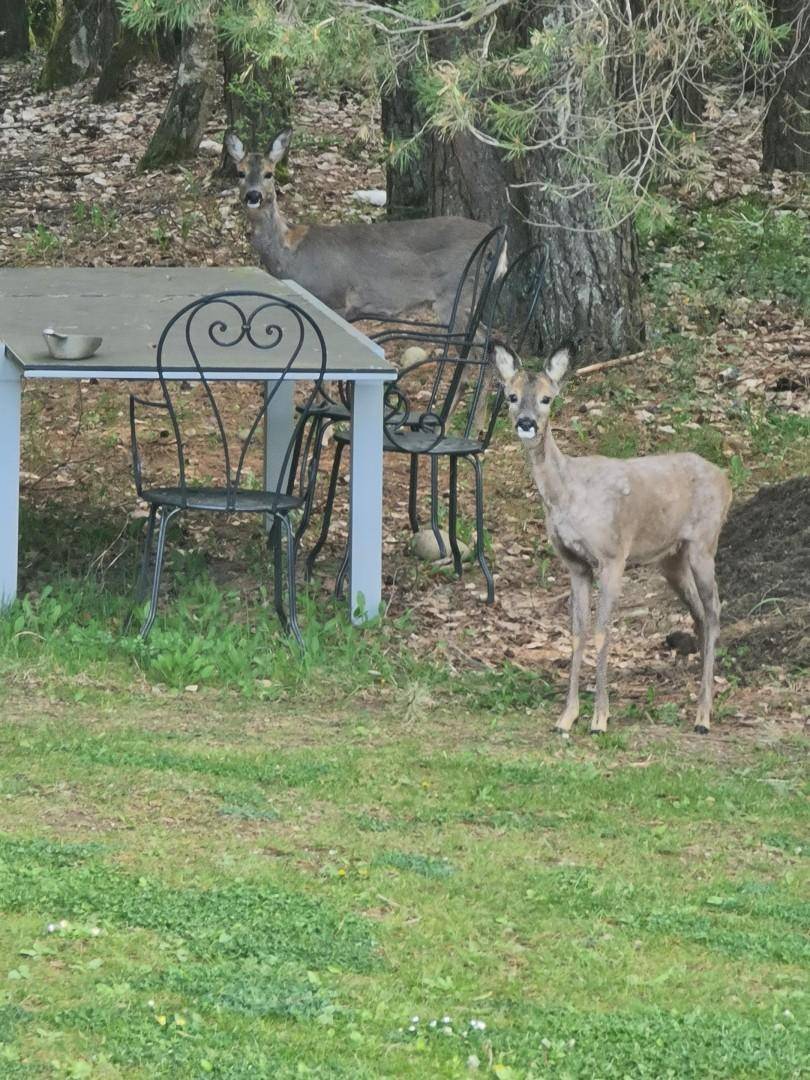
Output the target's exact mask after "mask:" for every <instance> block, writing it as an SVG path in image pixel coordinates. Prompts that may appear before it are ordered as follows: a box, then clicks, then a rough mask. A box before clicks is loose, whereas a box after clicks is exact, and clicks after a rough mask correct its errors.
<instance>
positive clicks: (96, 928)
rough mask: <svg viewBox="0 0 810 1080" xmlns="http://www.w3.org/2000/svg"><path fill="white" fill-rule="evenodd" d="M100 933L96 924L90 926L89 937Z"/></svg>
mask: <svg viewBox="0 0 810 1080" xmlns="http://www.w3.org/2000/svg"><path fill="white" fill-rule="evenodd" d="M100 933H101V931H100V930H99V928H98V927H97V926H94V927H92V928H91V930H90V936H91V937H98V935H99V934H100Z"/></svg>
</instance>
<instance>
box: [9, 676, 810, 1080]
mask: <svg viewBox="0 0 810 1080" xmlns="http://www.w3.org/2000/svg"><path fill="white" fill-rule="evenodd" d="M4 714H5V724H4V726H3V728H2V731H0V911H1V912H2V913H3V917H2V920H1V921H0V994H2V996H1V997H0V1075H2V1076H3V1077H6V1076H9V1077H16V1076H25V1077H62V1076H66V1077H72V1076H77V1077H80V1076H89V1077H96V1076H98V1077H103V1078H106V1077H119V1076H120V1077H127V1078H130V1077H133V1078H135V1077H153V1076H155V1077H172V1078H174V1077H179V1078H183V1077H189V1078H197V1077H203V1076H209V1075H210V1076H215V1077H228V1078H229V1077H240V1078H241V1077H245V1078H247V1077H254V1076H258V1077H265V1076H267V1077H269V1076H273V1077H282V1078H284V1077H298V1076H315V1077H347V1078H348V1077H352V1078H356V1077H360V1078H377V1077H390V1078H400V1077H403V1078H408V1077H413V1078H420V1080H421V1078H423V1077H425V1076H431V1077H448V1078H454V1077H459V1078H461V1077H464V1076H468V1075H470V1068H469V1067H468V1060H469V1059H471V1058H472V1057H475V1058H477V1059H478V1063H479V1069H478V1072H479V1075H485V1076H494V1077H500V1078H501V1080H503V1078H504V1077H506V1078H507V1080H508V1078H510V1077H511V1078H520V1080H529V1078H539V1077H544V1076H560V1077H577V1078H578V1077H582V1078H591V1077H594V1076H599V1077H603V1076H604V1077H617V1078H618V1077H639V1078H640V1077H650V1078H656V1080H657V1078H659V1077H673V1078H678V1080H680V1078H682V1077H694V1078H695V1080H697V1078H701V1080H702V1078H704V1077H717V1078H721V1077H722V1078H726V1077H732V1076H733V1077H772V1078H774V1080H776V1078H779V1080H783V1078H785V1077H800V1076H802V1075H804V1074H805V1073H806V1069H807V1066H808V1063H810V995H808V991H807V986H808V973H809V972H810V939H808V937H807V927H808V925H810V902H808V895H810V894H809V893H808V883H810V864H808V861H807V859H806V857H805V855H806V850H807V837H808V835H810V811H808V801H807V793H808V791H807V781H806V776H807V773H806V763H807V748H806V745H803V744H800V743H796V742H792V741H790V740H787V741H783V742H781V743H779V744H771V745H770V746H769V747H762V748H758V747H757V745H756V744H752V745H750V746H747V747H746V746H743V745H742V744H740V745H738V746H737V747H736V749H735V746H734V743H733V742H729V741H726V742H724V743H723V744H722V745H723V747H724V756H723V759H722V760H720V759H718V756H717V747H716V745H715V746H714V747H712V746H707V744H705V743H701V742H696V741H695V740H694V739H693V738H692V737H690V736H688V735H684V734H683V733H681V732H679V731H677V730H675V731H672V732H671V733H669V734H666V735H659V736H658V737H657V741H655V742H652V743H651V742H650V741H649V739H648V738H646V736H645V731H644V729H643V727H642V726H641V725H637V726H636V727H634V728H631V729H627V730H625V731H623V732H619V733H616V737H615V738H613V739H612V740H608V741H605V742H600V743H596V744H595V743H593V742H592V741H591V740H588V739H585V738H583V739H579V740H573V741H571V742H570V743H566V744H563V743H560V742H558V741H555V740H553V739H552V738H551V737H550V736H549V735H546V734H540V731H541V730H544V729H545V728H547V727H548V725H549V723H550V716H549V715H547V714H546V713H545V710H544V708H542V707H541V709H540V711H539V713H536V714H534V715H532V714H529V713H527V712H526V710H525V709H523V708H519V709H517V710H511V711H510V710H509V709H508V708H504V709H503V711H502V712H501V713H500V714H499V715H497V716H495V717H493V714H492V713H491V712H488V711H484V710H478V709H464V710H463V711H459V709H458V707H455V706H453V705H452V703H451V702H447V703H445V704H444V705H439V706H437V705H436V704H435V703H431V704H430V705H428V704H424V703H423V707H422V708H421V711H419V713H418V715H416V716H414V717H413V718H412V720H411V722H410V723H408V724H405V725H404V726H403V723H402V715H401V709H400V708H399V706H397V705H396V704H395V703H392V704H391V705H387V706H386V705H383V704H382V703H381V702H379V703H377V704H376V705H375V704H374V702H373V699H366V704H365V705H363V706H357V707H355V708H349V709H344V708H335V707H334V705H333V706H332V707H331V709H330V711H329V714H328V719H326V718H323V717H322V716H320V714H319V710H318V709H317V708H310V707H309V706H307V705H306V703H304V702H301V701H299V702H297V703H293V702H288V703H284V702H274V703H272V706H271V709H270V711H268V706H267V703H264V702H262V701H260V700H253V701H251V700H250V699H243V702H242V706H241V707H240V708H239V709H238V710H235V709H233V708H232V707H230V706H229V705H228V703H227V701H225V702H223V699H222V697H221V694H215V693H214V692H213V691H211V692H204V691H201V692H200V694H198V695H196V696H195V695H183V696H178V697H174V698H169V699H168V700H158V701H155V700H154V699H153V696H152V695H149V694H148V693H144V694H142V695H141V696H140V697H138V696H137V695H134V694H133V695H132V696H131V697H130V698H129V700H120V699H119V700H117V701H115V700H112V699H110V700H107V699H99V700H98V701H93V702H89V703H88V702H85V703H80V704H78V705H77V704H74V703H69V704H63V703H60V701H59V699H58V696H54V695H53V691H52V689H51V690H48V691H47V692H46V693H45V694H44V695H43V696H42V697H41V698H40V697H33V698H32V697H31V696H30V695H29V696H27V697H22V696H21V695H19V694H15V693H9V692H8V691H6V692H5V696H4ZM665 730H666V729H665ZM493 734H497V738H495V739H493V738H492V736H493ZM642 740H643V741H642ZM639 761H643V764H644V767H643V768H638V767H636V766H637V765H638V763H639ZM414 1017H418V1018H419V1019H418V1020H417V1021H414ZM445 1017H447V1018H448V1020H447V1022H444V1018H445ZM472 1020H475V1021H476V1024H475V1025H471V1023H470V1022H471V1021H472ZM431 1021H436V1023H435V1025H433V1026H432V1025H431ZM482 1025H483V1027H482Z"/></svg>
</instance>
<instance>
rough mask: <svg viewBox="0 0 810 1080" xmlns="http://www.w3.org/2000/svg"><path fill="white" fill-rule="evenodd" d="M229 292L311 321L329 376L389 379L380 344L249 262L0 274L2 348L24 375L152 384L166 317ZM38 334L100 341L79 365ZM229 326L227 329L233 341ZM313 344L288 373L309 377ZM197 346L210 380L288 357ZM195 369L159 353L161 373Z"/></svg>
mask: <svg viewBox="0 0 810 1080" xmlns="http://www.w3.org/2000/svg"><path fill="white" fill-rule="evenodd" d="M231 290H245V291H248V292H261V293H268V294H270V295H272V296H274V297H276V298H278V299H281V300H288V301H291V302H292V303H295V304H297V305H298V306H299V307H300V308H302V309H303V310H304V311H305V312H306V313H307V314H308V315H311V316H312V318H313V320H314V322H315V323H316V324H317V326H318V328H319V329H320V331H321V333H322V334H323V337H324V340H325V343H326V355H327V364H326V371H327V378H330V379H342V378H348V379H392V378H394V377H395V374H396V372H395V370H394V368H393V367H392V366H391V365H390V364H389V363H388V362H387V361H386V359H385V354H384V352H383V350H382V348H381V347H380V346H379V345H377V344H375V343H374V342H372V341H370V340H369V339H368V338H367V337H365V335H364V334H362V333H360V331H359V330H357V329H356V328H355V327H353V326H352V325H351V324H350V323H347V322H346V321H345V319H343V318H341V316H339V315H337V314H336V313H335V312H333V311H331V310H330V309H329V308H327V307H326V306H325V305H324V304H322V303H321V301H320V300H318V299H317V298H316V297H314V296H312V295H311V294H310V293H308V292H307V291H306V290H305V289H302V288H301V287H300V286H299V285H297V284H296V283H295V282H293V281H279V280H277V279H276V278H273V277H271V276H270V275H269V274H267V273H265V272H264V271H263V270H261V269H259V268H258V267H249V266H229V267H165V266H162V267H95V268H84V267H70V268H69V267H54V268H36V269H0V342H4V343H5V346H6V355H7V356H9V357H10V358H11V360H12V361H13V362H15V363H16V364H17V365H18V366H19V367H20V368H21V369H22V374H23V375H24V376H25V377H26V378H56V379H59V378H62V379H64V378H72V379H76V378H79V379H85V378H100V379H105V378H107V379H109V378H112V379H154V378H156V377H157V365H156V356H157V342H158V338H159V337H160V334H161V332H162V330H163V328H164V327H165V325H166V324H167V323H168V322H169V320H170V319H171V317H172V316H173V315H174V314H175V313H176V312H177V311H179V310H180V309H181V308H182V307H183V306H184V305H185V304H188V303H190V302H191V301H193V300H195V299H198V298H199V297H201V296H205V295H208V294H211V293H217V292H226V291H231ZM217 307H218V305H217ZM210 310H211V319H208V320H207V321H206V323H205V327H206V328H207V327H208V325H209V323H210V322H211V321H212V319H214V318H215V317H216V316H217V315H218V314H219V312H218V311H217V308H215V307H212V308H211V309H210ZM276 311H282V312H283V309H280V308H277V309H276ZM201 319H202V316H201ZM46 328H52V329H54V330H57V331H60V332H64V333H76V334H89V335H94V336H100V337H102V338H103V341H102V344H101V347H100V348H99V350H98V352H97V353H96V354H95V355H94V356H92V357H90V358H89V359H87V360H55V359H53V358H52V357H51V355H50V353H49V352H48V351H47V348H46V345H45V340H44V338H43V337H42V331H43V330H44V329H46ZM235 328H236V330H238V329H239V327H238V322H237V324H236V327H235ZM233 329H234V327H233V326H232V325H231V324H230V323H229V331H231V336H233V333H232V331H233ZM296 333H297V331H296ZM178 336H179V337H180V336H182V324H181V325H180V327H179V328H178ZM226 336H227V335H226ZM257 336H259V335H257ZM293 336H294V334H293ZM167 345H168V343H167ZM195 345H196V341H195ZM315 346H316V337H315V335H314V333H312V331H311V330H310V331H309V332H308V333H307V336H306V339H305V344H304V347H303V348H302V350H301V353H300V355H299V356H298V358H297V359H296V361H295V364H294V365H293V367H292V369H291V374H292V376H293V377H296V378H304V377H306V376H307V375H313V374H317V372H318V370H319V368H320V362H321V358H320V351H319V350H318V349H317V348H316V347H315ZM201 347H202V349H203V350H204V351H205V350H206V348H207V354H206V355H203V353H200V361H201V363H202V364H203V366H204V368H205V373H206V377H207V378H210V379H212V380H214V379H219V380H222V379H272V378H273V377H274V374H278V373H279V372H280V371H281V369H283V368H284V367H285V365H286V362H287V360H288V359H289V350H284V349H283V348H281V347H279V348H275V349H274V348H269V349H266V350H264V349H261V348H255V347H252V346H251V345H250V343H249V342H248V341H247V340H246V339H243V340H242V341H240V343H239V344H238V345H235V346H233V347H231V348H222V347H214V346H213V345H212V344H211V343H210V340H204V341H203V342H202V346H201ZM285 353H286V355H285ZM193 373H194V368H193V361H192V360H191V357H190V356H189V355H188V350H187V349H183V348H181V347H178V348H177V349H175V350H174V351H172V352H170V350H169V349H168V347H166V348H164V374H165V375H166V376H167V377H169V378H173V377H176V378H192V377H193Z"/></svg>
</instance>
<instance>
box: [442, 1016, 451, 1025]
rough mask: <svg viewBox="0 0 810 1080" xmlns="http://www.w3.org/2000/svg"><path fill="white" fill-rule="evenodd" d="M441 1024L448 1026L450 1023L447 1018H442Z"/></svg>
mask: <svg viewBox="0 0 810 1080" xmlns="http://www.w3.org/2000/svg"><path fill="white" fill-rule="evenodd" d="M442 1023H443V1024H449V1023H450V1017H449V1016H443V1017H442Z"/></svg>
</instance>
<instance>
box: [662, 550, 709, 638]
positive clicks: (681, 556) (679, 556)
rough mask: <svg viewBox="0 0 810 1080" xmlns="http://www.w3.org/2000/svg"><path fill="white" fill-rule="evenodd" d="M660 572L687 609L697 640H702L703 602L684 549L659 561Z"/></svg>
mask: <svg viewBox="0 0 810 1080" xmlns="http://www.w3.org/2000/svg"><path fill="white" fill-rule="evenodd" d="M661 572H662V573H663V575H664V577H665V578H666V579H667V583H668V584H669V586H670V587H671V588H672V590H673V591H674V593H675V595H676V596H678V597H679V598H680V599H681V600H682V601H683V603H684V604H686V606H687V607H688V608H689V612H690V614H691V616H692V621H693V622H694V624H695V632H696V634H697V636H698V640H699V641H702V640H703V622H704V614H703V601H702V600H701V599H700V593H699V592H698V589H697V585H696V584H695V578H694V575H693V574H692V567H691V566H690V565H689V559H688V558H687V554H686V548H685V547H683V548H681V549H680V551H677V552H676V553H675V554H674V555H669V556H668V557H667V558H666V559H662V560H661Z"/></svg>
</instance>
